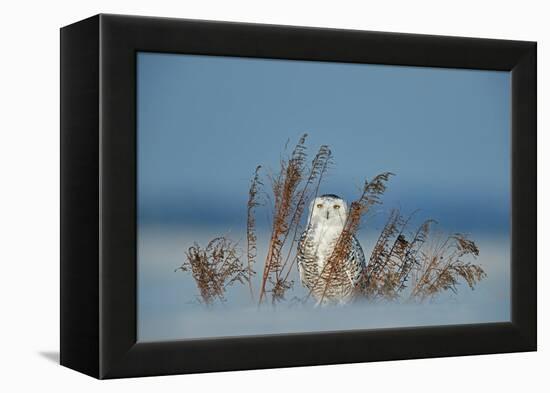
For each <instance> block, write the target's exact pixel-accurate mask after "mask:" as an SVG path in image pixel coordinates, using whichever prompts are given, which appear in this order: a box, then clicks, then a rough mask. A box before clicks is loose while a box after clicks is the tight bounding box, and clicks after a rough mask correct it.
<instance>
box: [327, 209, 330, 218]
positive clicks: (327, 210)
mask: <svg viewBox="0 0 550 393" xmlns="http://www.w3.org/2000/svg"><path fill="white" fill-rule="evenodd" d="M329 214H330V212H329V211H328V210H327V220H328V216H329Z"/></svg>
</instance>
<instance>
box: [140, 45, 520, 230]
mask: <svg viewBox="0 0 550 393" xmlns="http://www.w3.org/2000/svg"><path fill="white" fill-rule="evenodd" d="M509 129H510V74H509V73H508V72H500V71H479V70H458V69H441V68H439V69H438V68H423V67H398V66H385V65H365V64H345V63H329V62H307V61H288V60H271V59H248V58H236V57H214V56H194V55H176V54H157V53H139V54H138V204H139V212H138V216H139V220H140V222H141V223H142V224H144V223H156V224H166V225H194V224H198V223H201V224H203V225H208V223H212V224H216V225H222V226H223V225H224V224H227V225H228V226H230V225H232V226H234V225H237V224H239V223H242V222H243V220H244V209H245V204H246V198H247V190H248V184H249V180H250V177H251V176H252V173H253V170H254V168H255V167H256V165H258V164H262V165H263V166H264V168H266V169H269V168H273V169H275V168H276V167H277V165H278V161H279V157H280V154H281V152H282V149H283V147H284V145H285V143H286V141H287V140H288V139H290V141H291V142H295V141H296V140H297V139H298V137H299V136H300V135H301V134H302V133H304V132H307V133H308V134H309V135H310V137H309V142H308V145H309V146H310V148H311V150H310V152H311V153H312V154H313V153H314V150H315V149H316V148H317V147H318V146H319V145H320V144H328V145H329V146H330V147H331V149H332V151H333V154H334V161H335V165H334V166H333V168H332V170H331V172H330V175H329V176H328V177H327V178H326V180H325V182H324V185H323V187H322V189H321V192H322V193H334V194H338V195H340V196H342V197H344V198H346V199H348V200H351V199H353V198H354V197H355V196H356V195H357V192H358V188H359V187H360V186H361V185H362V183H363V180H364V179H365V177H368V178H371V177H372V176H374V175H375V174H377V173H379V172H383V171H391V172H394V173H395V174H396V177H394V178H393V179H392V180H391V183H390V187H389V190H388V192H387V195H386V197H385V205H384V208H387V209H389V208H392V207H400V208H401V209H402V211H403V212H404V213H409V212H412V211H413V210H415V209H420V213H419V216H420V217H432V218H435V219H437V220H438V221H439V222H440V224H441V225H442V226H443V227H445V228H449V229H451V230H453V231H463V232H469V233H476V232H484V233H487V232H489V233H490V232H498V233H507V232H508V227H509V218H508V217H509V209H510V201H509V189H510V173H509V167H510V139H509V138H510V132H509Z"/></svg>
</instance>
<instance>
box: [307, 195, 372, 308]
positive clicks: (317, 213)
mask: <svg viewBox="0 0 550 393" xmlns="http://www.w3.org/2000/svg"><path fill="white" fill-rule="evenodd" d="M347 215H348V206H347V204H346V202H345V201H344V200H343V199H341V198H340V197H338V196H337V195H333V194H326V195H321V196H320V197H317V198H315V199H314V200H313V201H312V202H311V204H310V206H309V214H308V217H309V220H308V223H307V227H306V230H305V232H304V233H303V234H302V236H301V238H300V241H299V243H298V256H297V261H298V271H299V273H300V280H301V282H302V285H304V286H305V287H306V288H307V289H308V290H309V291H311V294H312V295H313V297H315V299H317V302H318V304H319V303H323V304H324V303H340V304H343V303H347V302H349V301H350V300H351V299H352V297H353V292H354V289H355V288H356V286H357V284H358V283H359V281H360V279H361V275H362V273H363V271H364V269H365V255H364V254H363V249H362V248H361V245H360V244H359V241H358V240H357V239H356V238H355V236H354V237H353V239H352V244H351V249H350V251H349V253H348V255H347V257H346V258H344V259H343V261H342V263H341V264H338V265H334V267H333V268H332V269H330V268H329V266H327V267H326V268H325V265H326V264H327V261H328V260H329V258H330V257H331V255H332V252H333V250H334V247H335V244H336V242H337V241H338V238H339V236H340V234H341V233H342V230H343V229H344V224H345V222H346V217H347ZM329 271H331V272H332V273H330V272H329ZM329 275H330V276H331V278H330V280H329V279H328V278H329ZM327 282H328V285H327Z"/></svg>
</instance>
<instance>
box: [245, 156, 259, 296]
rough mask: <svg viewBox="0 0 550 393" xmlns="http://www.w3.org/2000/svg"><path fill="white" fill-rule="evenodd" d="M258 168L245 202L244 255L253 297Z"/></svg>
mask: <svg viewBox="0 0 550 393" xmlns="http://www.w3.org/2000/svg"><path fill="white" fill-rule="evenodd" d="M260 169H261V166H260V165H258V166H257V167H256V170H255V171H254V177H253V178H252V180H251V181H250V188H249V190H248V202H247V204H246V257H247V261H248V288H249V290H250V297H251V298H252V299H254V289H253V287H252V276H253V275H255V274H256V272H255V271H254V265H255V264H256V256H257V254H258V247H257V244H256V242H257V240H258V238H257V236H256V215H255V210H256V208H257V207H258V206H260V202H259V192H260V187H262V186H263V183H262V182H261V180H260Z"/></svg>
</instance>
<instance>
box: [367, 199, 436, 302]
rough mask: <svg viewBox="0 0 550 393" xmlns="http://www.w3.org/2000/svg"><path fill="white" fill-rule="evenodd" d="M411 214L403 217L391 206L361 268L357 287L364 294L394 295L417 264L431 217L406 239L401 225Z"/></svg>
mask: <svg viewBox="0 0 550 393" xmlns="http://www.w3.org/2000/svg"><path fill="white" fill-rule="evenodd" d="M412 216H413V215H411V216H409V217H408V218H407V219H404V218H403V217H402V216H401V214H400V213H399V211H398V210H392V212H391V214H390V217H389V218H388V221H387V222H386V225H385V226H384V228H383V230H382V232H381V233H380V236H379V237H378V239H377V241H376V244H375V246H374V248H373V251H372V253H371V256H370V259H369V263H368V265H367V269H366V270H365V272H364V283H363V285H362V287H361V291H362V294H363V295H364V296H365V297H367V298H369V299H376V298H385V299H388V300H394V299H396V298H397V297H398V296H399V294H400V293H401V292H402V291H403V290H404V289H405V288H406V287H407V285H406V283H407V281H408V279H409V276H410V274H411V272H412V271H414V270H415V269H417V268H418V267H419V266H420V264H419V261H418V259H419V257H420V254H419V252H420V249H421V247H422V246H423V244H424V243H425V242H426V240H427V236H428V233H429V230H430V226H431V224H432V223H433V222H434V221H433V220H427V221H425V222H424V223H422V225H420V227H419V228H418V229H417V230H416V231H415V232H414V234H413V235H412V239H410V240H408V239H407V233H406V232H405V229H406V227H407V225H408V223H409V221H410V219H411V218H412Z"/></svg>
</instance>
